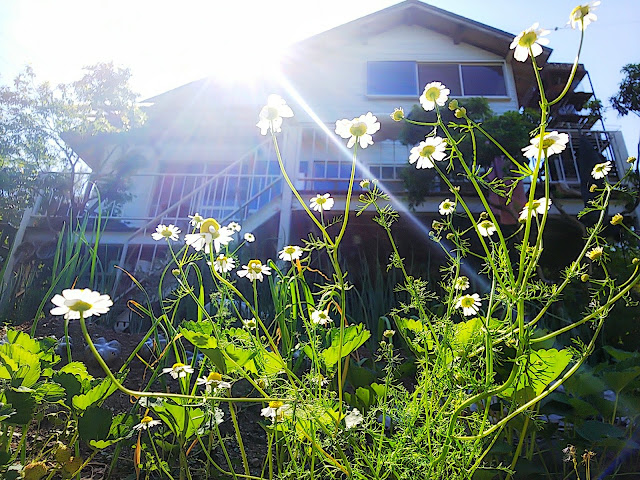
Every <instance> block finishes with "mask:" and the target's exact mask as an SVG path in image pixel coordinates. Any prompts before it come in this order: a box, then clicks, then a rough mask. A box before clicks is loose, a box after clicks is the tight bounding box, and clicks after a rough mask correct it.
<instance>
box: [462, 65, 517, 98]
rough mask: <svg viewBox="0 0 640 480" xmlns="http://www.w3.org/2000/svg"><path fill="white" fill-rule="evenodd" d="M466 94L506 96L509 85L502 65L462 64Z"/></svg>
mask: <svg viewBox="0 0 640 480" xmlns="http://www.w3.org/2000/svg"><path fill="white" fill-rule="evenodd" d="M462 82H463V83H464V94H465V95H466V96H472V95H483V96H506V95H507V86H506V85H505V83H504V74H503V71H502V66H501V65H462Z"/></svg>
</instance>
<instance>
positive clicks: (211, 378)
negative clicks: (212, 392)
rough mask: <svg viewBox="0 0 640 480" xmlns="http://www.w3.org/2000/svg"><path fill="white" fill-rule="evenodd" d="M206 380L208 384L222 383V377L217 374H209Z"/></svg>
mask: <svg viewBox="0 0 640 480" xmlns="http://www.w3.org/2000/svg"><path fill="white" fill-rule="evenodd" d="M207 380H208V381H209V382H220V381H222V375H220V374H219V373H218V372H211V373H210V374H209V376H208V377H207Z"/></svg>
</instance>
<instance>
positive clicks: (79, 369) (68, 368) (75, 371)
mask: <svg viewBox="0 0 640 480" xmlns="http://www.w3.org/2000/svg"><path fill="white" fill-rule="evenodd" d="M58 371H59V372H60V373H70V374H72V375H74V376H75V377H77V378H78V380H80V382H82V384H83V385H84V384H85V382H86V381H88V382H91V381H92V380H93V377H92V376H91V375H89V372H88V371H87V366H86V365H85V364H84V363H82V362H71V363H67V364H66V365H65V366H64V367H62V368H61V369H60V370H58Z"/></svg>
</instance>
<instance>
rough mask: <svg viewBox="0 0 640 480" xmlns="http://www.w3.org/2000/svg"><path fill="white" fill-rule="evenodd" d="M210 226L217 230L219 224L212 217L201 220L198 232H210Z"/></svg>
mask: <svg viewBox="0 0 640 480" xmlns="http://www.w3.org/2000/svg"><path fill="white" fill-rule="evenodd" d="M211 228H213V230H214V231H215V232H217V231H218V230H219V229H220V224H219V223H218V222H217V221H215V220H214V219H213V218H207V219H206V220H205V221H203V222H202V225H200V233H212V232H211Z"/></svg>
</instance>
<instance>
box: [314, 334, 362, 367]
mask: <svg viewBox="0 0 640 480" xmlns="http://www.w3.org/2000/svg"><path fill="white" fill-rule="evenodd" d="M328 336H329V339H330V345H329V347H328V348H327V349H325V350H323V351H322V352H320V357H321V358H322V359H323V360H324V364H325V365H326V366H327V368H328V369H332V367H333V366H334V365H336V364H337V363H338V361H339V360H340V358H344V357H346V356H347V355H349V354H350V353H351V352H353V351H355V350H356V349H358V348H359V347H360V346H361V345H362V344H363V343H364V342H366V341H367V340H368V338H369V337H370V336H371V333H369V331H368V330H364V325H362V324H358V325H350V326H348V327H346V328H345V329H344V336H343V342H342V349H340V329H339V328H332V329H331V330H330V331H329V335H328Z"/></svg>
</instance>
